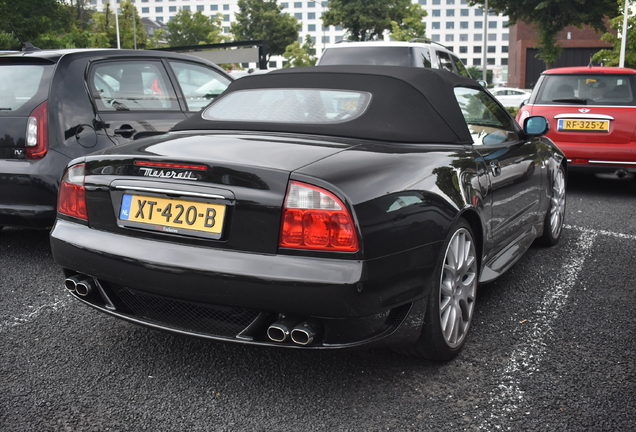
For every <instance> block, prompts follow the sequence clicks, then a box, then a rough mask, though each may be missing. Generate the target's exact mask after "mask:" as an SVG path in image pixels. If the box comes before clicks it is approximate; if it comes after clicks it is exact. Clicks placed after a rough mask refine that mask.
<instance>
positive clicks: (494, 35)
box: [488, 33, 497, 41]
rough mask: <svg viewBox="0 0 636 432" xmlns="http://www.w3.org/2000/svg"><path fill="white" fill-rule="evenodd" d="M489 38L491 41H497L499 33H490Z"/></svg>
mask: <svg viewBox="0 0 636 432" xmlns="http://www.w3.org/2000/svg"><path fill="white" fill-rule="evenodd" d="M488 40H489V41H496V40H497V33H488Z"/></svg>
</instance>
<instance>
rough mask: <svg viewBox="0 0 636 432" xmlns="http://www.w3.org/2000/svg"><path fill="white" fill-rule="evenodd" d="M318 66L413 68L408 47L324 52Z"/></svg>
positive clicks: (340, 49)
mask: <svg viewBox="0 0 636 432" xmlns="http://www.w3.org/2000/svg"><path fill="white" fill-rule="evenodd" d="M320 65H321V66H325V65H384V66H409V67H410V66H415V62H414V60H413V55H412V53H411V48H409V47H368V48H367V47H365V48H360V47H351V48H333V49H328V50H325V53H324V54H323V56H322V57H321V59H320Z"/></svg>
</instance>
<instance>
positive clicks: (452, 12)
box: [446, 9, 455, 17]
mask: <svg viewBox="0 0 636 432" xmlns="http://www.w3.org/2000/svg"><path fill="white" fill-rule="evenodd" d="M446 16H447V17H454V16H455V9H446Z"/></svg>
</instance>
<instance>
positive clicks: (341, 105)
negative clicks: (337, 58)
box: [202, 88, 371, 124]
mask: <svg viewBox="0 0 636 432" xmlns="http://www.w3.org/2000/svg"><path fill="white" fill-rule="evenodd" d="M370 101H371V94H370V93H367V92H358V91H346V90H327V89H281V88H271V89H250V90H242V91H237V92H234V93H229V94H227V95H226V96H224V97H223V98H221V99H219V100H218V101H217V102H216V103H214V104H212V105H210V106H209V107H208V108H207V109H206V110H205V111H204V112H203V114H202V117H203V118H204V119H206V120H224V121H247V122H276V123H305V124H321V123H337V122H343V121H350V120H353V119H355V118H357V117H359V116H360V115H362V113H364V111H365V110H366V109H367V107H368V106H369V103H370Z"/></svg>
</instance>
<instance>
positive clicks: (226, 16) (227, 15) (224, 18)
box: [223, 14, 230, 22]
mask: <svg viewBox="0 0 636 432" xmlns="http://www.w3.org/2000/svg"><path fill="white" fill-rule="evenodd" d="M223 21H225V22H229V21H230V15H229V14H226V15H223Z"/></svg>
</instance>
